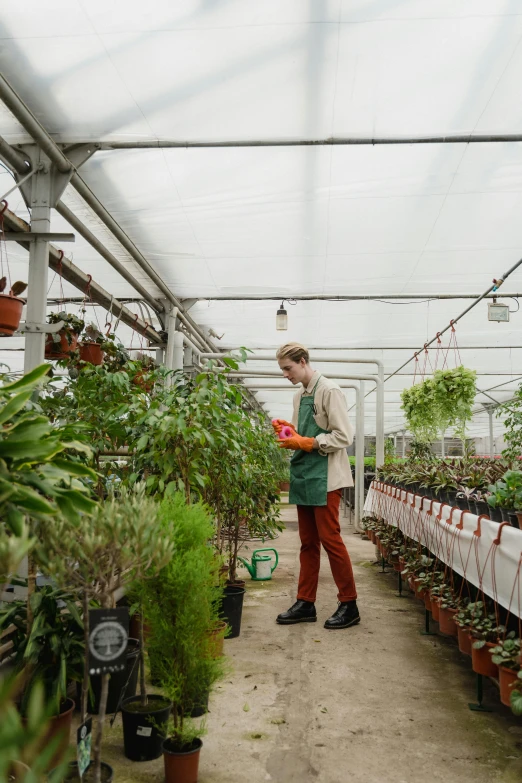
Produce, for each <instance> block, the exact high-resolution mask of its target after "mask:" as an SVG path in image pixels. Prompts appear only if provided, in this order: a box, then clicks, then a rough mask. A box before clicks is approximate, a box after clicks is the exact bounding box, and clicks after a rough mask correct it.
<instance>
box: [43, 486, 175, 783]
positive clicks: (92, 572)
mask: <svg viewBox="0 0 522 783" xmlns="http://www.w3.org/2000/svg"><path fill="white" fill-rule="evenodd" d="M144 489H145V488H144V486H143V485H138V486H137V487H135V489H134V491H129V490H128V489H126V488H123V489H122V494H121V497H118V498H115V497H111V498H109V499H108V500H106V501H103V502H101V503H100V504H99V505H98V506H97V507H96V508H95V510H94V513H93V514H92V515H90V516H85V517H84V518H83V519H82V520H81V522H80V523H76V522H71V520H69V519H66V518H65V517H61V518H58V519H56V520H54V521H53V524H52V525H48V526H47V529H46V531H45V543H46V551H47V558H46V563H45V565H46V570H47V572H48V573H49V574H50V575H51V576H53V577H54V578H55V580H56V581H57V583H58V584H60V585H62V586H64V587H65V586H66V587H67V588H68V589H69V590H71V589H72V590H74V591H76V592H77V594H78V595H79V596H81V598H82V600H83V607H84V610H83V618H84V634H85V637H84V638H85V649H86V650H88V647H89V645H88V640H89V633H90V629H89V621H88V618H89V603H90V601H92V600H93V599H95V600H96V601H97V603H99V605H100V606H101V607H102V608H105V609H109V608H112V607H113V606H114V595H115V593H116V591H117V590H118V589H119V588H121V587H123V586H124V585H127V584H129V583H130V582H132V580H133V579H134V578H135V577H136V575H140V574H142V573H144V572H146V571H148V572H149V573H150V572H153V571H154V570H158V569H160V568H162V566H163V565H164V564H165V563H167V562H168V561H169V559H170V558H171V556H172V553H173V547H172V543H171V542H170V541H169V540H168V538H167V537H166V536H163V535H162V534H161V533H159V532H158V530H157V527H156V517H157V506H156V504H155V502H154V501H153V500H151V499H150V498H147V497H146V496H145V492H144ZM108 686H109V675H108V674H104V675H102V679H101V696H100V708H99V714H98V725H97V731H96V735H95V742H94V775H95V777H94V781H95V783H100V772H101V743H102V737H103V726H104V720H105V712H106V705H107V696H108ZM88 688H89V669H88V661H87V655H86V660H85V663H84V677H83V685H82V720H85V717H86V714H87V697H88Z"/></svg>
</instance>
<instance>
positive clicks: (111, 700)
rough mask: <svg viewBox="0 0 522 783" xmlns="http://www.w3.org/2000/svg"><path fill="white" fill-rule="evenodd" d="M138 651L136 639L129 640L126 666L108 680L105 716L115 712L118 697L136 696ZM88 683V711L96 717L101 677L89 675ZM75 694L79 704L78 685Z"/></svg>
mask: <svg viewBox="0 0 522 783" xmlns="http://www.w3.org/2000/svg"><path fill="white" fill-rule="evenodd" d="M139 651H140V643H139V641H138V639H129V641H128V644H127V665H126V667H125V669H124V670H123V671H121V672H115V673H114V674H111V678H110V680H109V696H108V698H107V714H109V715H110V714H111V713H114V712H116V710H117V709H118V703H119V701H120V697H122V698H124V699H125V698H128V697H130V696H135V695H136V688H137V685H138V672H139V662H138V654H139ZM127 680H128V681H129V682H128V685H127V688H126V690H125V693H123V689H124V688H125V685H126V684H127ZM90 683H91V689H92V694H89V706H88V711H89V713H90V714H91V715H97V714H98V712H99V709H100V694H101V677H100V676H99V675H91V677H90ZM76 693H77V697H78V701H77V703H78V704H81V685H80V684H79V683H78V686H77V691H76Z"/></svg>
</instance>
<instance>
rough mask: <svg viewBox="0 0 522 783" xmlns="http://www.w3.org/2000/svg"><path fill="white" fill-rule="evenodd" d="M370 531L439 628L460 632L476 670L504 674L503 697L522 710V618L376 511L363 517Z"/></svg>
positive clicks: (454, 634) (516, 710)
mask: <svg viewBox="0 0 522 783" xmlns="http://www.w3.org/2000/svg"><path fill="white" fill-rule="evenodd" d="M363 525H364V527H365V530H366V533H367V535H368V537H369V538H370V540H371V541H372V542H373V543H374V544H376V546H377V547H378V548H379V551H380V552H381V554H382V556H383V558H384V559H385V560H387V561H388V562H389V563H390V564H391V565H392V566H393V568H394V570H396V571H397V572H399V573H400V574H401V577H402V578H404V579H406V580H407V581H408V584H409V586H410V589H411V590H412V592H413V593H414V594H415V597H416V598H417V599H418V600H420V601H422V602H423V604H424V607H425V609H426V610H427V611H429V612H431V616H432V619H433V620H434V621H435V622H437V623H438V624H439V630H440V632H441V633H442V634H444V635H446V636H452V637H455V639H457V641H458V646H459V649H460V651H461V652H462V653H464V654H465V655H468V656H470V657H471V665H472V668H473V671H475V672H476V673H477V674H481V675H484V676H487V677H494V678H498V680H499V685H500V699H501V702H502V703H503V704H505V705H507V706H509V707H511V709H512V711H513V713H514V714H515V715H522V671H521V670H522V659H521V639H520V636H519V632H520V621H519V620H518V618H516V617H515V616H514V615H512V614H510V613H509V612H507V611H506V610H505V609H503V608H502V607H500V606H499V605H498V604H495V603H494V602H493V601H492V600H490V599H489V598H488V597H486V596H484V595H483V594H482V593H481V592H480V591H479V590H478V589H477V588H476V587H474V586H473V585H471V584H470V583H468V582H467V581H466V580H464V579H463V578H462V577H460V576H459V575H458V574H456V573H455V572H453V571H452V570H451V569H449V568H448V567H447V566H446V565H445V564H444V563H442V562H440V561H438V560H437V558H435V557H434V556H433V554H432V553H431V552H429V550H427V549H426V548H424V547H422V546H421V545H420V544H419V543H418V542H416V541H413V540H412V539H409V538H407V537H406V536H404V535H403V533H402V532H401V531H400V530H399V529H397V528H395V527H393V526H390V525H388V524H387V523H386V522H385V521H384V520H382V519H379V518H378V517H376V516H370V517H366V518H365V519H364V521H363Z"/></svg>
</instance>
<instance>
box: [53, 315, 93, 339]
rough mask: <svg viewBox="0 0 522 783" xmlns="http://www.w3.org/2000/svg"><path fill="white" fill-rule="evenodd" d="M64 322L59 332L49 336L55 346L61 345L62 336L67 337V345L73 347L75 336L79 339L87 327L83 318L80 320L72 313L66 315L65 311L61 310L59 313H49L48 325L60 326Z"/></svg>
mask: <svg viewBox="0 0 522 783" xmlns="http://www.w3.org/2000/svg"><path fill="white" fill-rule="evenodd" d="M60 322H63V326H62V328H61V329H60V331H59V332H55V333H54V334H50V335H48V337H50V338H51V340H52V342H53V343H54V344H55V345H60V344H61V337H62V335H63V336H64V337H65V339H66V341H67V343H68V344H69V345H72V343H73V335H74V336H76V337H78V336H79V335H80V334H81V333H82V332H83V329H84V327H85V321H84V320H83V318H79V317H78V316H77V315H73V314H72V313H66V312H65V311H64V310H60V312H59V313H49V314H48V316H47V323H49V324H58V323H60Z"/></svg>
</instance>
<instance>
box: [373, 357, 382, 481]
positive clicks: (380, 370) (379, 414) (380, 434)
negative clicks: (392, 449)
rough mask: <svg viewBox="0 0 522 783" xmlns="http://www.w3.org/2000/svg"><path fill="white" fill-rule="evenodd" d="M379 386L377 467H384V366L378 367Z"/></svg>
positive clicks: (376, 426)
mask: <svg viewBox="0 0 522 783" xmlns="http://www.w3.org/2000/svg"><path fill="white" fill-rule="evenodd" d="M377 376H378V378H379V383H378V384H377V388H376V393H375V401H376V405H377V410H376V421H375V467H376V468H380V466H381V465H384V365H383V364H382V362H381V363H380V364H378V365H377Z"/></svg>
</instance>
